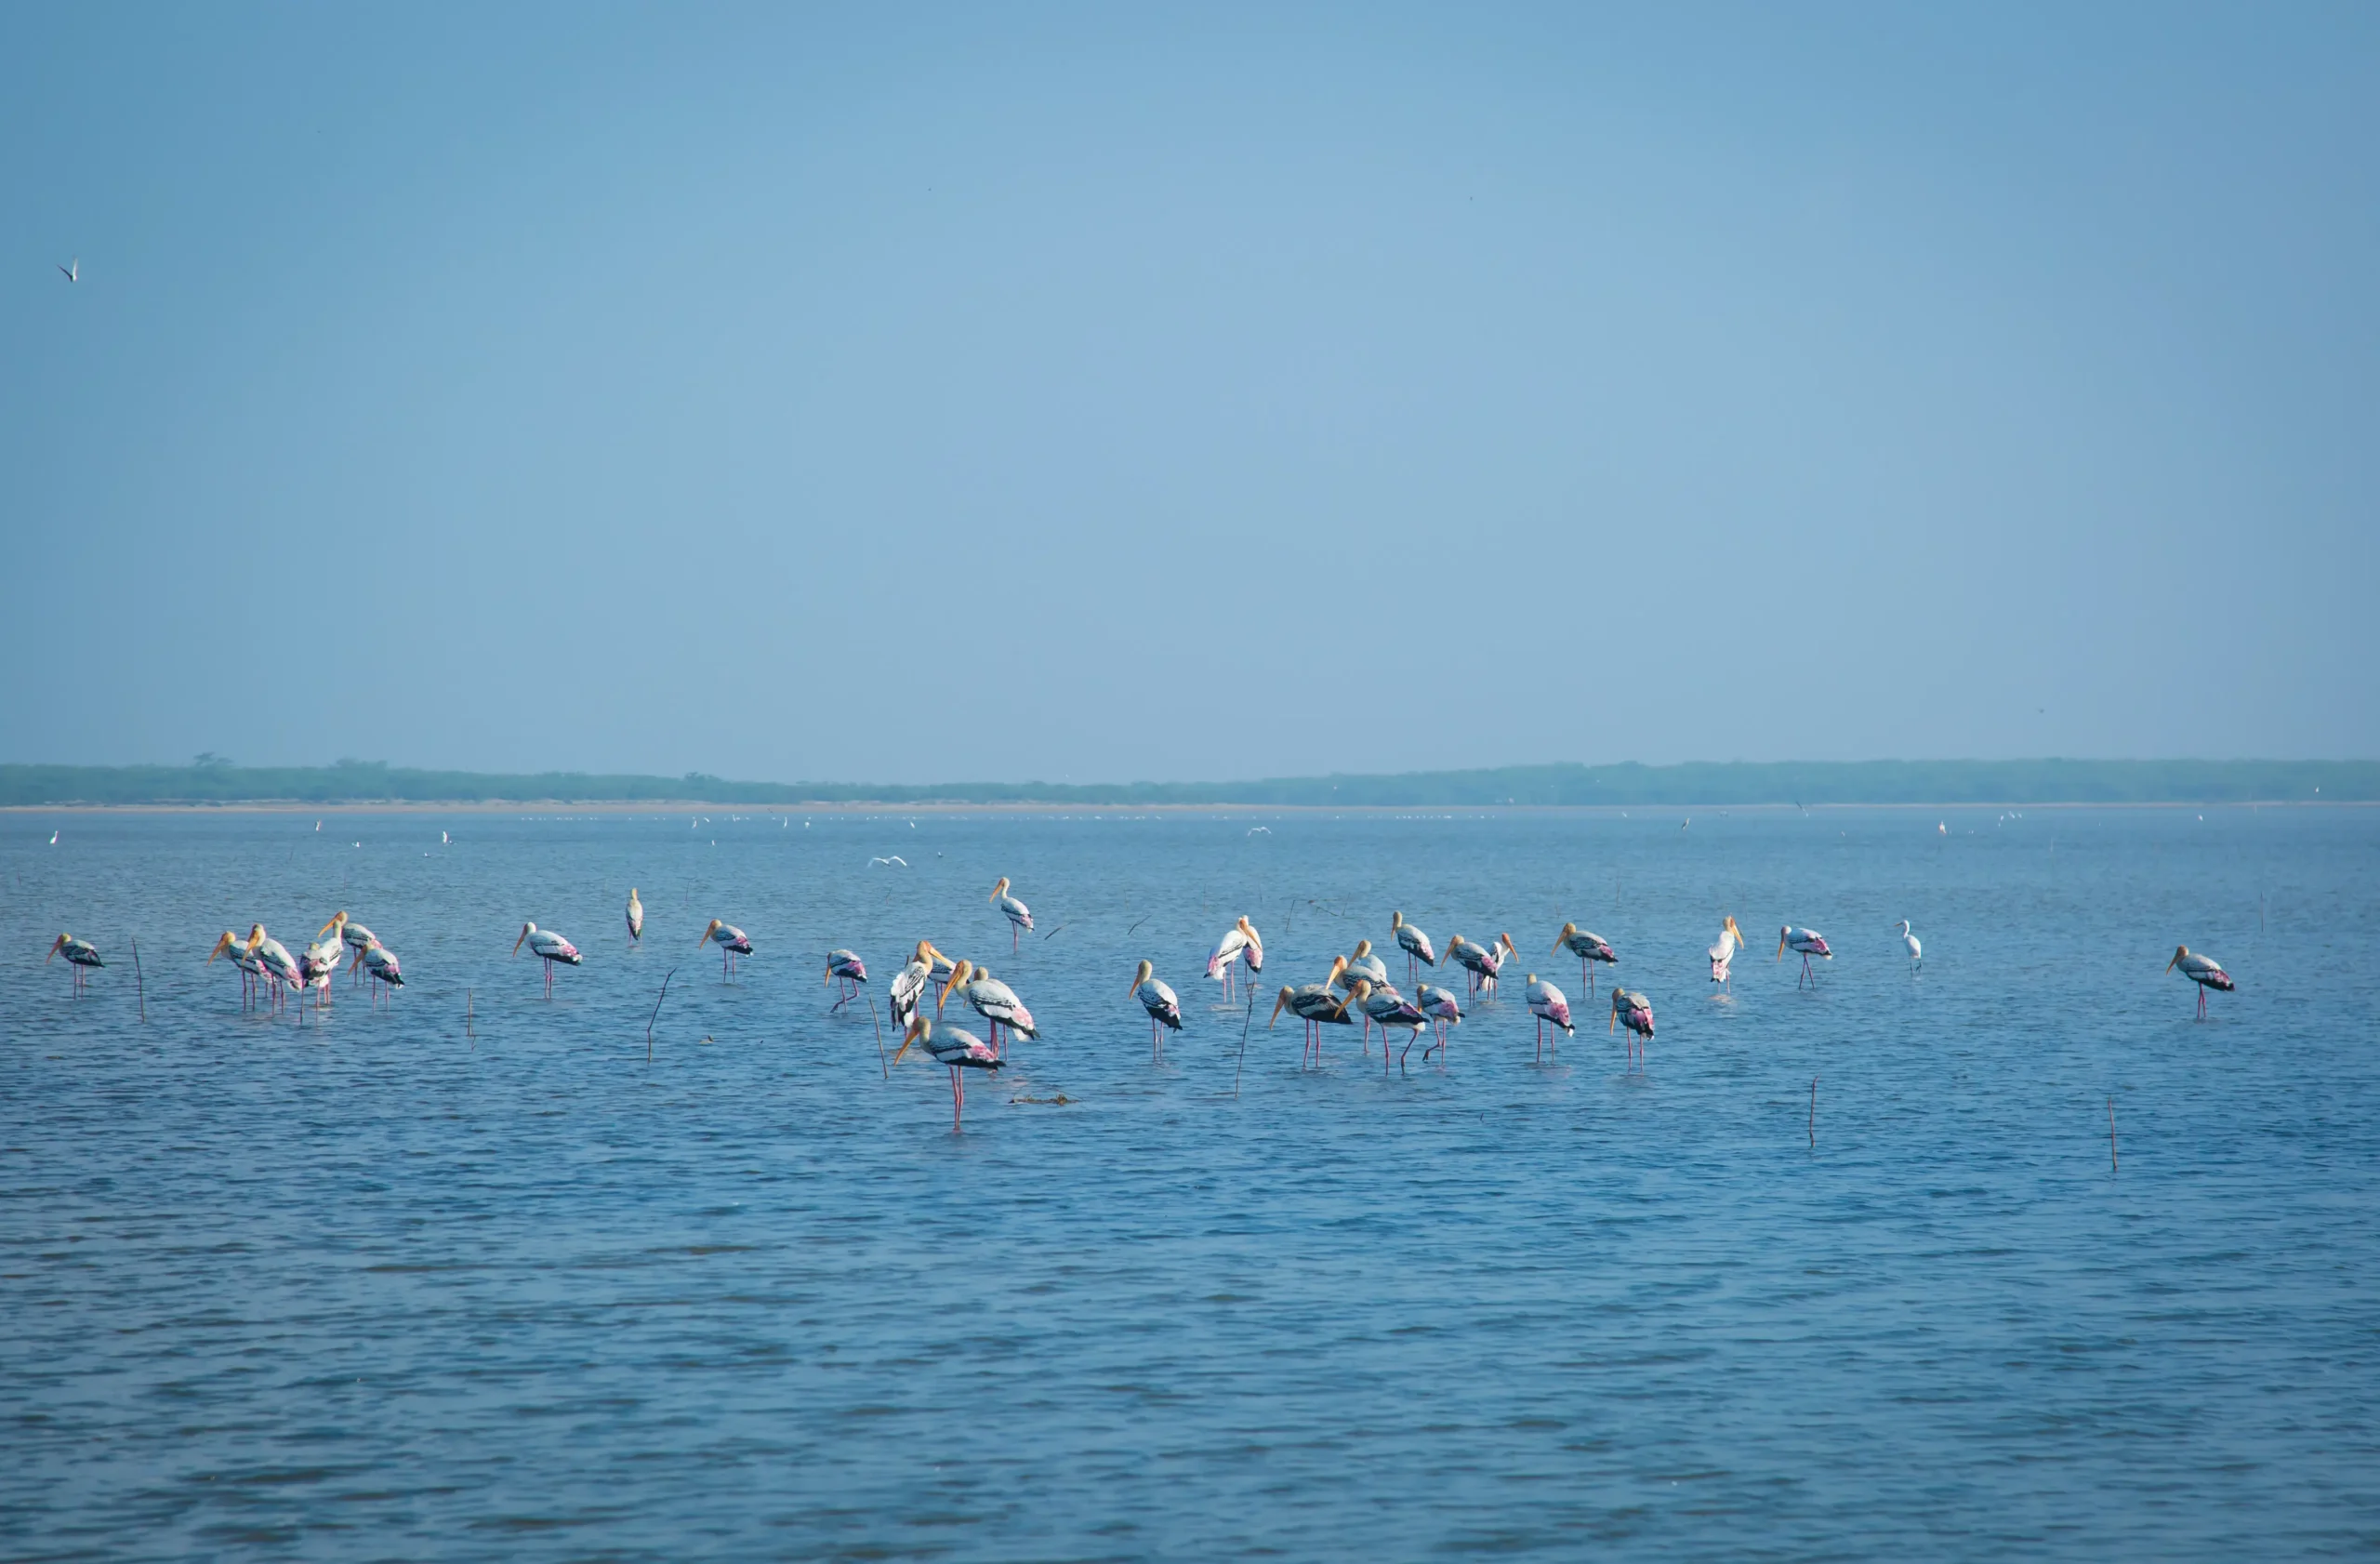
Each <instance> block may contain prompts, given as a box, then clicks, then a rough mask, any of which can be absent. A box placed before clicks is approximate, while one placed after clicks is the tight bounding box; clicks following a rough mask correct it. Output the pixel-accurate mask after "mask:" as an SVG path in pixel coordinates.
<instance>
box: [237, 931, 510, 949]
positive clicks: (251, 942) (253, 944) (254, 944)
mask: <svg viewBox="0 0 2380 1564" xmlns="http://www.w3.org/2000/svg"><path fill="white" fill-rule="evenodd" d="M528 937H529V931H528V929H527V928H526V927H525V926H524V927H523V928H522V931H521V939H516V940H514V941H513V942H512V953H513V954H514V955H516V956H518V955H519V954H521V941H522V940H525V939H527V938H528ZM248 948H249V949H251V950H253V949H255V948H256V941H254V940H250V941H249V942H248Z"/></svg>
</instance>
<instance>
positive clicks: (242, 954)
mask: <svg viewBox="0 0 2380 1564" xmlns="http://www.w3.org/2000/svg"><path fill="white" fill-rule="evenodd" d="M218 956H229V957H231V964H232V965H233V966H234V967H237V968H238V969H239V973H240V1008H241V1009H242V1010H245V1009H247V1008H248V1005H249V1004H250V1002H251V1001H252V997H253V995H254V993H255V989H256V986H257V985H258V983H261V982H262V981H263V980H264V963H263V962H262V961H258V960H257V959H256V957H255V956H254V955H253V954H252V953H250V951H249V949H248V948H247V947H246V946H245V945H243V944H241V943H240V936H239V935H238V934H233V933H232V932H231V930H229V929H226V930H224V931H223V937H222V938H221V939H218V940H217V941H216V942H215V948H214V949H212V950H210V951H208V952H207V953H206V961H207V964H208V965H210V966H211V965H213V964H214V961H215V958H216V957H218Z"/></svg>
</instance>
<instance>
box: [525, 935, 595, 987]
mask: <svg viewBox="0 0 2380 1564" xmlns="http://www.w3.org/2000/svg"><path fill="white" fill-rule="evenodd" d="M523 945H526V946H528V948H529V954H530V955H532V956H535V957H536V958H537V959H538V960H539V961H543V962H544V963H545V965H546V998H548V999H552V998H553V997H554V966H555V963H557V962H560V963H561V964H562V965H564V966H573V967H575V966H576V965H578V964H579V963H580V962H581V961H585V960H586V958H585V957H583V956H581V955H580V954H579V953H578V947H577V946H575V945H573V944H571V942H570V941H568V940H566V939H564V938H562V935H560V934H556V933H554V932H553V930H551V929H541V928H539V927H537V925H536V924H535V923H523V924H522V925H521V937H520V938H519V939H516V940H514V941H513V942H512V953H513V954H514V955H515V956H518V955H519V954H521V947H522V946H523Z"/></svg>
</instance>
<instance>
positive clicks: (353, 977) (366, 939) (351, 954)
mask: <svg viewBox="0 0 2380 1564" xmlns="http://www.w3.org/2000/svg"><path fill="white" fill-rule="evenodd" d="M324 934H335V937H336V938H337V940H338V942H339V943H340V944H341V945H344V946H346V947H347V954H348V959H349V960H350V961H353V962H354V963H355V964H354V966H352V967H351V968H350V969H349V971H348V975H347V980H348V982H350V983H360V982H362V981H363V979H364V951H365V950H366V949H368V948H371V946H372V945H373V944H374V943H376V942H375V939H374V936H373V934H372V931H371V930H369V929H367V928H365V927H364V925H363V924H361V923H358V922H355V921H352V920H350V918H349V917H348V915H347V914H346V913H344V912H334V913H332V914H331V921H329V922H327V923H324V925H323V926H322V927H321V928H319V929H316V930H315V931H314V937H315V938H317V939H319V938H321V937H322V936H323V935H324Z"/></svg>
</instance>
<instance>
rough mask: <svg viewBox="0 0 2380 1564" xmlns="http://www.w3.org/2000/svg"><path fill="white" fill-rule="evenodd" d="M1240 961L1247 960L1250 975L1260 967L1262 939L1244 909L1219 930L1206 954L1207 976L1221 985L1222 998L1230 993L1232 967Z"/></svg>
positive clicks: (1230, 995)
mask: <svg viewBox="0 0 2380 1564" xmlns="http://www.w3.org/2000/svg"><path fill="white" fill-rule="evenodd" d="M1242 961H1245V962H1247V963H1248V971H1249V974H1250V975H1251V976H1252V975H1254V974H1257V973H1260V972H1263V970H1264V941H1263V938H1262V937H1260V936H1259V935H1258V934H1257V933H1256V927H1255V925H1254V924H1252V923H1250V921H1248V916H1247V914H1245V913H1242V914H1241V915H1240V916H1239V917H1238V918H1237V919H1236V921H1234V922H1233V923H1232V926H1231V927H1230V928H1228V929H1225V930H1224V931H1223V938H1222V940H1221V941H1219V942H1218V943H1217V944H1216V946H1215V948H1214V953H1213V954H1212V955H1210V956H1209V957H1208V958H1207V976H1208V977H1209V978H1210V979H1211V980H1213V981H1214V982H1217V983H1220V984H1222V985H1223V998H1224V999H1225V1000H1226V1001H1228V1000H1229V999H1230V998H1231V997H1232V987H1233V976H1232V969H1233V968H1234V967H1235V966H1236V965H1237V964H1239V963H1240V962H1242Z"/></svg>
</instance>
